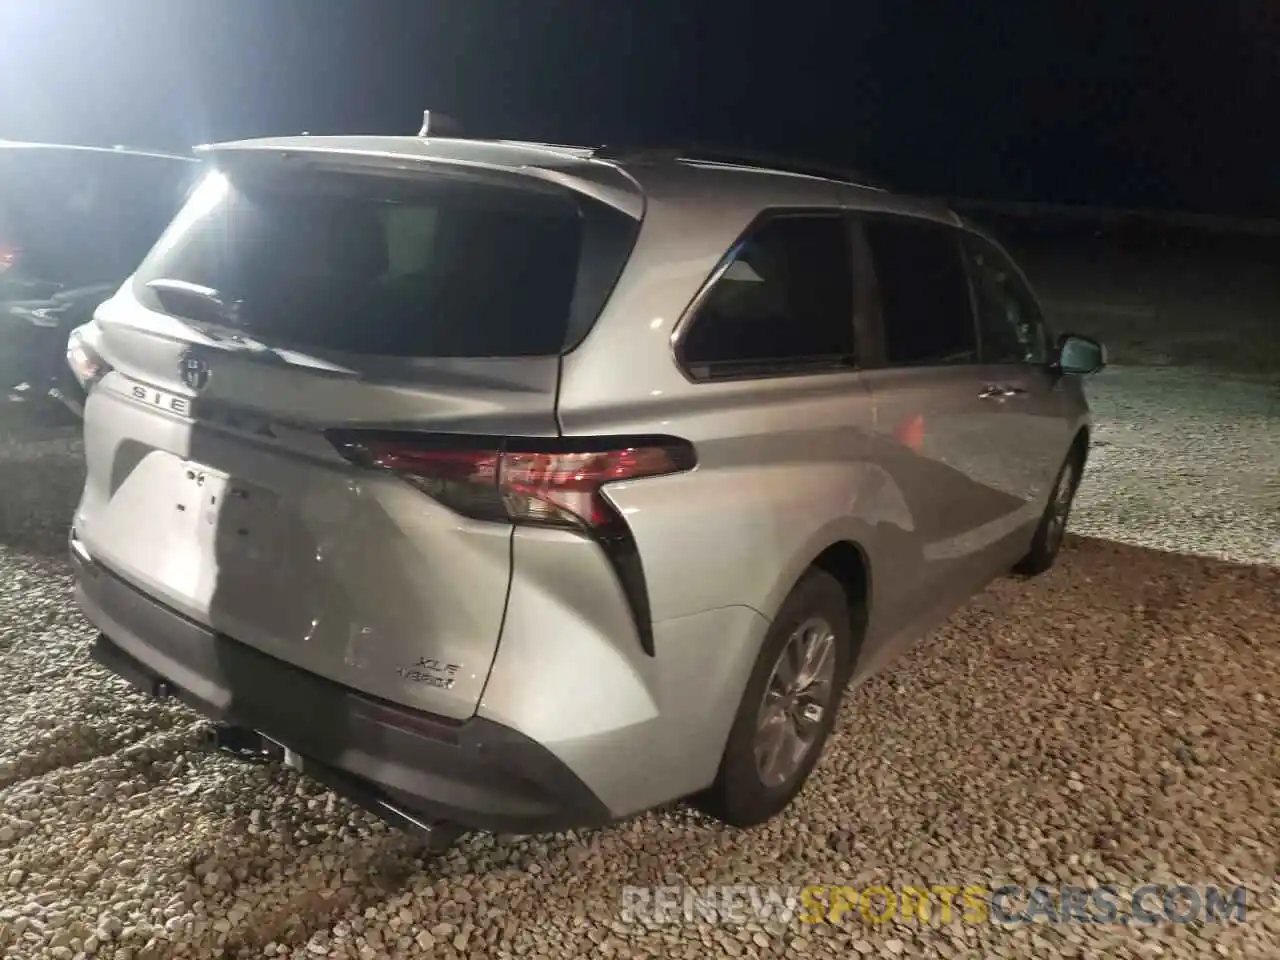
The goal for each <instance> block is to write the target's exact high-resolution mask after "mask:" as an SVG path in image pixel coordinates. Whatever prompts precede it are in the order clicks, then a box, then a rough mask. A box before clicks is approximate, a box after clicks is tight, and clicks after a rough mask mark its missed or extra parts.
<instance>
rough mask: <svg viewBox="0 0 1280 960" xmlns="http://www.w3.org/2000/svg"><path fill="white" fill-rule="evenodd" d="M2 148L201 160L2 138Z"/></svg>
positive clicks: (120, 148)
mask: <svg viewBox="0 0 1280 960" xmlns="http://www.w3.org/2000/svg"><path fill="white" fill-rule="evenodd" d="M0 150H56V151H67V152H77V153H110V154H114V155H117V156H118V155H121V154H123V155H125V156H131V157H149V158H152V159H155V160H180V161H183V162H185V163H198V162H199V160H198V159H197V158H196V157H193V156H191V155H189V154H181V153H166V152H164V151H160V150H141V149H133V148H130V147H123V146H115V147H93V146H86V145H84V144H77V143H43V142H38V141H28V140H0Z"/></svg>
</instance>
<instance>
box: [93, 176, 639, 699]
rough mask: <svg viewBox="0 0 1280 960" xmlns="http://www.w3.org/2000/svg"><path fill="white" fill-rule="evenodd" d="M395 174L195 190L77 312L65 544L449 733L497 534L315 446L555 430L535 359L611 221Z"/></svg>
mask: <svg viewBox="0 0 1280 960" xmlns="http://www.w3.org/2000/svg"><path fill="white" fill-rule="evenodd" d="M406 166H411V167H412V168H413V169H409V170H404V169H393V168H384V167H371V166H369V165H368V164H367V163H365V162H356V161H355V160H353V159H352V158H347V159H344V158H342V157H333V156H328V157H325V158H307V157H302V158H299V157H296V156H295V157H293V158H292V159H288V158H281V157H280V156H279V155H274V156H264V155H260V154H259V155H244V156H234V155H233V156H231V157H230V158H224V159H223V160H221V161H220V164H219V169H217V170H213V171H211V172H210V173H209V175H208V177H207V178H206V179H205V180H204V181H203V182H202V184H201V185H200V186H199V187H198V188H197V190H196V191H195V192H194V194H193V195H192V197H191V199H190V201H189V202H188V204H187V206H186V207H185V208H184V209H183V211H182V212H181V213H180V214H179V215H178V217H177V218H176V219H175V220H174V222H173V224H172V225H171V226H170V228H169V229H168V230H167V231H166V233H165V234H164V235H163V236H162V237H161V239H160V240H159V242H158V243H157V244H156V246H155V248H154V249H153V251H152V252H151V254H150V255H149V256H148V257H147V259H146V260H145V262H144V263H143V264H142V266H141V267H140V268H139V269H138V271H137V272H136V274H135V275H134V277H133V278H132V279H131V280H130V282H129V283H128V284H126V286H125V287H124V288H123V289H122V290H121V291H120V293H119V294H118V295H117V296H116V297H114V298H113V299H112V300H110V301H108V302H107V303H106V304H104V305H103V306H102V307H101V308H99V311H98V314H97V320H96V322H95V326H96V328H97V329H96V331H95V335H96V340H95V347H96V349H97V350H98V351H99V352H100V353H101V355H102V358H103V360H104V361H105V362H106V364H107V365H108V366H109V369H110V372H109V373H108V374H107V375H106V376H105V378H103V379H102V380H101V381H100V382H99V383H98V385H97V386H96V387H95V388H94V390H93V392H92V393H91V395H90V398H89V402H88V404H87V407H86V411H85V424H86V425H85V437H86V440H85V442H86V457H87V461H88V478H87V481H86V486H85V492H84V496H83V499H82V502H81V506H80V509H79V512H78V515H77V519H76V530H77V535H78V536H79V538H80V539H81V541H82V542H83V543H84V545H85V547H86V548H87V549H88V551H89V552H90V553H91V554H92V555H93V556H94V557H95V558H96V559H97V560H99V561H100V562H102V563H103V564H104V565H105V566H107V567H108V568H110V569H112V570H114V571H115V572H116V573H117V574H119V575H120V576H122V577H123V578H125V579H126V580H128V581H130V582H132V583H133V584H134V585H136V586H137V587H139V588H140V589H142V590H143V591H145V592H146V593H149V594H151V595H153V596H155V597H156V598H157V599H159V600H161V601H162V602H164V603H165V604H167V605H169V606H170V607H172V608H174V609H176V610H178V611H179V612H181V613H183V614H185V615H186V616H188V617H191V618H193V619H195V620H196V621H198V622H200V623H203V624H205V625H207V626H209V627H212V628H213V629H216V630H218V631H220V632H222V633H225V634H227V635H229V636H231V637H233V638H235V639H237V640H240V641H242V642H244V643H247V644H250V645H252V646H254V647H256V648H258V649H260V650H262V651H263V652H266V653H268V654H271V655H273V656H276V657H278V658H281V659H283V660H286V661H288V662H290V663H293V664H296V665H298V666H300V667H303V668H305V669H307V670H310V671H312V672H315V673H317V674H320V675H322V676H325V677H328V678H330V679H332V680H335V681H337V682H340V683H344V684H347V685H349V686H352V687H356V688H358V689H361V690H363V691H365V692H368V693H371V694H374V695H375V696H381V697H385V698H387V699H390V700H394V701H397V702H401V703H405V704H408V705H410V706H415V707H418V708H421V709H424V710H428V711H431V712H433V713H437V714H441V715H445V716H451V717H457V718H462V717H466V716H470V715H471V714H473V713H474V711H475V708H476V704H477V703H478V700H479V696H480V693H481V691H482V689H483V685H484V682H485V680H486V678H487V676H488V672H489V668H490V666H491V664H492V660H493V656H494V653H495V651H496V646H497V641H498V635H499V632H500V629H501V624H502V617H503V613H504V609H505V603H506V595H507V589H508V584H509V581H510V576H511V542H510V541H511V533H512V529H513V528H512V527H511V525H510V524H509V523H505V522H501V521H498V520H494V519H491V518H486V519H472V518H470V517H468V516H464V515H463V513H460V512H458V511H456V510H453V509H450V508H449V507H447V506H445V505H444V503H445V502H447V501H448V499H449V498H448V497H433V496H428V495H427V494H429V493H433V492H434V493H439V492H440V490H439V489H424V488H422V486H421V484H419V485H417V486H415V485H414V484H411V483H409V482H406V481H405V480H404V479H402V477H401V475H399V474H396V473H392V472H388V471H383V470H378V469H369V468H367V467H363V466H358V465H356V464H354V463H353V462H352V459H353V458H351V457H350V456H346V457H344V455H343V452H342V451H344V450H349V449H350V448H351V447H352V445H353V442H354V443H355V444H356V445H358V441H359V439H360V438H361V437H371V438H379V437H385V436H397V437H404V436H410V437H421V438H424V442H428V446H429V445H430V443H429V441H430V440H431V439H432V438H436V439H438V437H439V436H440V435H444V436H446V437H451V438H476V437H479V438H493V437H507V436H522V437H539V436H543V437H554V436H556V435H557V433H558V428H557V421H556V415H555V406H556V391H557V387H558V379H559V366H560V354H561V353H562V351H563V350H564V349H565V348H566V347H567V346H569V345H571V344H572V343H573V342H575V341H576V340H577V339H579V338H580V337H581V336H582V335H583V334H584V333H585V331H586V329H587V328H588V327H589V326H590V324H591V322H593V321H594V318H595V316H596V315H597V314H598V312H599V310H600V307H601V306H602V305H603V303H604V300H605V299H606V298H607V296H608V294H609V291H610V290H611V288H612V283H613V281H614V279H616V276H617V274H618V272H619V271H620V269H621V267H622V265H623V263H624V262H625V260H626V257H627V255H628V253H629V250H630V242H631V240H632V239H633V238H634V233H635V228H636V225H637V224H636V221H635V220H634V218H632V217H630V216H628V215H626V214H623V213H620V212H619V211H617V210H615V209H613V208H612V207H608V206H606V205H605V204H603V203H600V202H598V201H596V200H593V199H589V198H588V197H586V196H584V195H582V194H581V193H578V192H576V191H574V190H573V189H570V188H567V187H565V186H563V185H552V184H547V183H545V182H543V181H541V180H538V179H536V178H534V177H531V176H527V175H523V174H520V173H517V172H512V171H508V172H499V173H494V172H492V171H483V172H476V171H459V170H458V169H455V168H453V167H451V166H436V165H424V164H421V163H414V164H406ZM338 438H341V442H339V440H338ZM353 438H354V441H353ZM462 442H463V443H464V445H466V444H467V443H471V444H473V445H474V444H479V445H481V446H483V445H484V441H482V440H481V441H476V440H473V439H466V440H463V441H462ZM469 464H470V466H469V469H471V470H473V471H474V470H482V469H484V464H483V463H482V462H480V461H479V460H476V459H475V458H472V460H471V461H469ZM460 479H462V480H467V479H474V477H463V478H460ZM432 482H433V483H436V484H437V486H438V487H439V486H444V487H448V486H449V484H450V483H451V482H452V481H451V479H450V477H449V476H448V475H444V476H438V477H436V478H435V479H434V480H433V481H432Z"/></svg>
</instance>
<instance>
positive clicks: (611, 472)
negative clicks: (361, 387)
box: [329, 431, 694, 531]
mask: <svg viewBox="0 0 1280 960" xmlns="http://www.w3.org/2000/svg"><path fill="white" fill-rule="evenodd" d="M329 439H330V440H331V441H332V442H333V444H334V445H335V446H336V447H337V449H338V450H339V451H340V452H341V453H342V455H343V456H344V457H346V458H347V459H348V460H350V461H351V462H353V463H356V464H360V465H362V466H368V467H380V468H382V469H384V470H390V471H392V472H394V473H396V474H398V475H399V476H400V477H402V478H403V479H404V480H405V481H407V482H409V483H411V484H413V485H414V486H415V487H417V488H418V489H419V490H421V491H422V492H423V493H426V494H428V495H429V496H431V497H432V498H434V499H436V500H438V501H440V502H441V503H443V504H444V505H445V506H447V507H449V508H450V509H452V510H456V511H457V512H458V513H461V514H463V515H464V516H468V517H473V518H475V519H478V520H507V521H511V522H515V523H537V524H546V525H551V526H561V527H573V528H578V529H584V530H592V531H594V530H599V529H600V528H603V527H607V526H608V525H610V524H612V523H614V522H615V521H616V520H617V513H616V511H615V510H614V509H613V507H612V506H611V505H610V504H609V502H608V501H607V500H606V499H605V498H604V496H603V495H602V493H601V490H602V488H603V487H604V486H605V485H606V484H609V483H617V482H620V481H623V480H635V479H639V478H641V477H654V476H660V475H662V474H668V473H677V472H679V471H682V470H688V469H691V468H692V467H693V465H694V456H693V448H692V447H691V446H690V445H689V444H688V443H686V442H684V441H680V440H674V439H671V438H667V437H659V438H643V439H636V440H626V439H621V440H618V441H609V440H598V439H592V440H587V441H581V442H579V441H576V440H570V439H565V440H547V441H538V440H530V439H518V440H517V439H492V440H488V441H486V440H483V439H480V438H474V439H472V438H457V439H451V438H448V437H441V436H438V435H437V436H421V435H412V434H406V435H383V434H371V433H361V432H358V431H357V432H345V431H334V432H331V433H330V434H329Z"/></svg>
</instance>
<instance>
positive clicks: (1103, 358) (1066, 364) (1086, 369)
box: [1056, 333, 1107, 377]
mask: <svg viewBox="0 0 1280 960" xmlns="http://www.w3.org/2000/svg"><path fill="white" fill-rule="evenodd" d="M1106 365H1107V348H1106V347H1104V346H1103V345H1102V344H1101V343H1099V342H1098V341H1097V340H1094V339H1093V338H1092V337H1083V336H1080V335H1079V334H1076V333H1064V334H1063V335H1062V336H1061V337H1060V338H1059V339H1058V362H1057V364H1056V366H1057V368H1058V370H1059V371H1061V372H1062V373H1069V374H1072V375H1074V376H1078V377H1087V376H1089V375H1090V374H1092V373H1097V372H1098V371H1099V370H1101V369H1102V368H1103V367H1105V366H1106Z"/></svg>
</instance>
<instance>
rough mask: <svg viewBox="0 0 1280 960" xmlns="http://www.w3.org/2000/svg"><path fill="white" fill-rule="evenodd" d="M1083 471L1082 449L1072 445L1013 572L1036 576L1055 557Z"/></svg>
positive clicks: (1050, 564)
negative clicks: (1029, 541)
mask: <svg viewBox="0 0 1280 960" xmlns="http://www.w3.org/2000/svg"><path fill="white" fill-rule="evenodd" d="M1083 472H1084V452H1083V450H1081V448H1080V447H1072V449H1071V452H1070V453H1069V454H1067V459H1066V460H1065V461H1063V464H1062V467H1061V468H1060V469H1059V470H1058V477H1057V479H1056V480H1054V481H1053V492H1052V493H1051V494H1050V495H1049V502H1048V503H1047V504H1045V508H1044V513H1043V514H1041V516H1040V523H1039V524H1037V525H1036V532H1035V535H1034V536H1033V537H1032V538H1031V549H1030V550H1028V551H1027V555H1026V556H1025V557H1023V558H1022V559H1021V560H1019V561H1018V562H1017V564H1015V565H1014V568H1013V572H1014V573H1016V574H1018V575H1019V576H1022V577H1038V576H1039V575H1040V574H1042V573H1046V572H1047V571H1048V570H1049V569H1050V568H1051V567H1052V566H1053V564H1054V561H1055V560H1057V559H1058V553H1059V551H1061V550H1062V541H1063V538H1064V536H1065V534H1066V530H1067V522H1068V521H1069V520H1070V519H1071V506H1072V504H1073V503H1075V499H1076V490H1078V489H1079V488H1080V475H1081V474H1082V473H1083Z"/></svg>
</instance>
